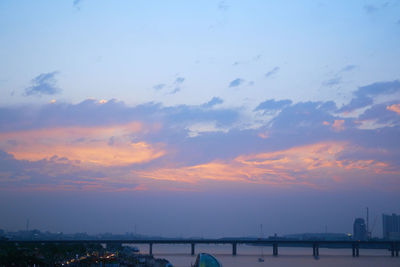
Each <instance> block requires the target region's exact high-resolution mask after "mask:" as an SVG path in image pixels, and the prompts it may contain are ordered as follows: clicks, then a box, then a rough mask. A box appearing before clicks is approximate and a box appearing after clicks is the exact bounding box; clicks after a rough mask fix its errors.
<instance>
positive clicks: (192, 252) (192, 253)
mask: <svg viewBox="0 0 400 267" xmlns="http://www.w3.org/2000/svg"><path fill="white" fill-rule="evenodd" d="M191 246H192V251H191V253H190V254H191V255H192V256H193V255H194V243H192V244H191Z"/></svg>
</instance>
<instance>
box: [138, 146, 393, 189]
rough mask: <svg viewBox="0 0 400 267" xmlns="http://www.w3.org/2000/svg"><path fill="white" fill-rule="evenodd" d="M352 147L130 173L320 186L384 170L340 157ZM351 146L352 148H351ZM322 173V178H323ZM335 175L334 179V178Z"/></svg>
mask: <svg viewBox="0 0 400 267" xmlns="http://www.w3.org/2000/svg"><path fill="white" fill-rule="evenodd" d="M349 149H352V148H350V147H349V145H348V144H346V143H343V142H325V143H315V144H311V145H306V146H297V147H293V148H290V149H286V150H280V151H274V152H265V153H258V154H250V155H240V156H238V157H236V158H234V159H232V160H217V161H212V162H208V163H205V164H199V165H192V166H184V167H175V168H161V169H156V170H149V171H147V170H144V171H133V174H135V175H138V176H141V177H145V178H149V179H153V180H168V181H175V182H184V183H195V184H197V183H200V182H201V181H204V180H216V181H224V182H242V183H255V184H265V185H269V186H278V187H281V186H288V185H300V186H305V187H312V188H323V187H326V186H329V185H330V186H332V184H336V183H337V177H338V176H341V177H343V178H344V177H346V178H348V179H356V180H358V181H359V182H362V181H361V180H359V179H357V178H354V177H352V176H351V175H350V173H354V172H358V173H360V174H361V173H363V174H364V175H365V174H368V173H369V174H373V175H374V176H375V177H377V176H378V175H383V174H385V173H388V174H392V175H393V174H394V175H396V174H398V173H400V171H399V170H396V171H394V172H393V173H391V172H387V167H388V164H387V163H384V162H380V161H375V160H374V159H367V160H364V159H363V160H350V159H340V155H341V153H342V152H343V151H345V150H349ZM353 149H354V148H353ZM322 175H323V178H322ZM335 177H336V179H335Z"/></svg>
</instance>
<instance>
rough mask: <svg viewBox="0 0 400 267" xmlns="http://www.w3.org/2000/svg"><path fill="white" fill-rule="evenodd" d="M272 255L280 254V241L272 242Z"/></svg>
mask: <svg viewBox="0 0 400 267" xmlns="http://www.w3.org/2000/svg"><path fill="white" fill-rule="evenodd" d="M272 255H274V256H278V243H274V244H272Z"/></svg>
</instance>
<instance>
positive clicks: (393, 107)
mask: <svg viewBox="0 0 400 267" xmlns="http://www.w3.org/2000/svg"><path fill="white" fill-rule="evenodd" d="M386 109H387V110H390V111H393V112H396V113H397V114H399V115H400V104H393V105H391V106H387V107H386Z"/></svg>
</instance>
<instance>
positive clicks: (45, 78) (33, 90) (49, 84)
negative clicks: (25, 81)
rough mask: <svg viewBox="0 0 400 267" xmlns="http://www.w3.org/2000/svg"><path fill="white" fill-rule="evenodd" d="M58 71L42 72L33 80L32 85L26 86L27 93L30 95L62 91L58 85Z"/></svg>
mask: <svg viewBox="0 0 400 267" xmlns="http://www.w3.org/2000/svg"><path fill="white" fill-rule="evenodd" d="M57 74H58V71H53V72H48V73H42V74H40V75H38V76H36V77H35V78H33V79H32V81H31V86H29V87H28V88H25V94H26V95H28V96H30V95H38V96H41V95H54V94H57V93H59V92H60V89H59V88H58V87H57V80H56V78H55V76H56V75H57Z"/></svg>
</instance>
